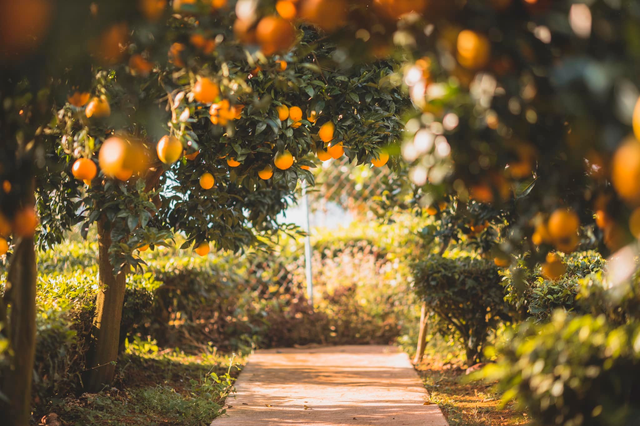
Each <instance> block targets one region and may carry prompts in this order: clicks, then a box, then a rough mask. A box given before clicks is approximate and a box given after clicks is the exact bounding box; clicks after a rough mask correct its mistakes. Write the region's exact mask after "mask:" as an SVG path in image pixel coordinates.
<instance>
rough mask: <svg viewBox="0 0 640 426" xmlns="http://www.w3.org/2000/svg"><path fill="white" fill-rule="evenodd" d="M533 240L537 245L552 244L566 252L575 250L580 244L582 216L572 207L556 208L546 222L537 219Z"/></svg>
mask: <svg viewBox="0 0 640 426" xmlns="http://www.w3.org/2000/svg"><path fill="white" fill-rule="evenodd" d="M537 220H538V224H537V226H536V228H535V231H534V233H533V235H532V236H531V241H532V242H533V243H534V244H535V245H541V244H552V245H554V246H555V247H556V249H558V250H560V251H561V252H564V253H571V252H573V251H574V250H575V249H576V247H577V246H578V242H579V237H578V230H579V229H580V218H579V217H578V215H577V214H576V213H575V212H574V211H573V210H570V209H567V208H559V209H557V210H555V211H554V212H553V213H552V214H551V216H549V220H547V221H546V222H545V221H543V220H541V219H540V218H538V219H537Z"/></svg>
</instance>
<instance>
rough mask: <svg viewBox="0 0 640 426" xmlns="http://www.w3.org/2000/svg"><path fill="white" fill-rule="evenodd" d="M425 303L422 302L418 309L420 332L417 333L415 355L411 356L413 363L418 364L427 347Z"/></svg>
mask: <svg viewBox="0 0 640 426" xmlns="http://www.w3.org/2000/svg"><path fill="white" fill-rule="evenodd" d="M427 317H428V312H427V304H426V303H425V302H422V308H421V309H420V332H419V333H418V347H417V348H416V356H415V357H414V358H413V363H414V364H416V365H417V364H420V363H421V362H422V357H423V356H424V350H425V349H426V348H427V330H428V328H429V327H428V325H427Z"/></svg>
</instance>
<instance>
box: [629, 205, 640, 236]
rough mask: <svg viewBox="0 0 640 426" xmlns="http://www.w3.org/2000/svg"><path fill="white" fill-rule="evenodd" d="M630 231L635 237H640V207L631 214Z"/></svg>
mask: <svg viewBox="0 0 640 426" xmlns="http://www.w3.org/2000/svg"><path fill="white" fill-rule="evenodd" d="M629 231H631V235H633V236H634V237H636V238H640V207H639V208H637V209H635V210H634V211H633V212H632V213H631V216H629Z"/></svg>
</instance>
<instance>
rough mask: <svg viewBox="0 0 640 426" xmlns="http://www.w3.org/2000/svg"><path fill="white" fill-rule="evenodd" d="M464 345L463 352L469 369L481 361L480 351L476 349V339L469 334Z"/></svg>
mask: <svg viewBox="0 0 640 426" xmlns="http://www.w3.org/2000/svg"><path fill="white" fill-rule="evenodd" d="M466 340H467V344H466V345H465V352H466V356H467V364H468V366H469V367H471V366H472V365H475V364H477V363H479V362H480V361H482V359H481V358H482V357H481V356H480V355H481V354H480V351H479V349H478V339H477V338H476V337H474V336H473V334H471V335H470V336H469V338H468V339H466Z"/></svg>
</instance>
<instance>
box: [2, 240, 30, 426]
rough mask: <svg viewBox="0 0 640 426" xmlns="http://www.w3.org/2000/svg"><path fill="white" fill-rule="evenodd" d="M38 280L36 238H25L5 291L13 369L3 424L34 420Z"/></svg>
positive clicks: (19, 244)
mask: <svg viewBox="0 0 640 426" xmlns="http://www.w3.org/2000/svg"><path fill="white" fill-rule="evenodd" d="M36 280H37V272H36V254H35V250H34V246H33V237H31V238H21V239H19V240H18V242H17V244H16V249H15V251H14V253H13V257H12V259H11V265H10V266H9V271H8V274H7V288H6V291H5V302H6V304H10V305H11V315H10V318H9V327H8V338H9V347H10V369H9V371H8V373H7V376H6V377H5V380H4V383H3V389H2V390H3V393H4V394H5V395H6V396H7V397H8V399H9V402H8V404H5V403H3V404H1V405H0V418H2V419H5V420H6V421H7V423H4V422H3V423H2V424H6V425H8V426H27V425H29V421H30V419H31V382H32V380H33V362H34V358H35V350H36ZM3 311H4V307H3ZM5 314H6V312H5ZM2 320H6V318H2Z"/></svg>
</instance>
